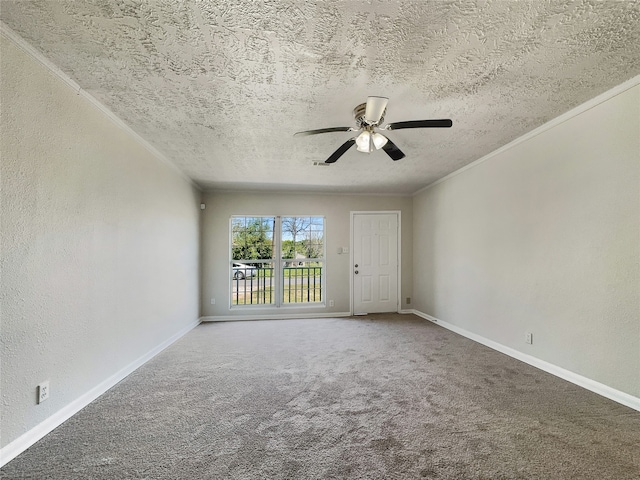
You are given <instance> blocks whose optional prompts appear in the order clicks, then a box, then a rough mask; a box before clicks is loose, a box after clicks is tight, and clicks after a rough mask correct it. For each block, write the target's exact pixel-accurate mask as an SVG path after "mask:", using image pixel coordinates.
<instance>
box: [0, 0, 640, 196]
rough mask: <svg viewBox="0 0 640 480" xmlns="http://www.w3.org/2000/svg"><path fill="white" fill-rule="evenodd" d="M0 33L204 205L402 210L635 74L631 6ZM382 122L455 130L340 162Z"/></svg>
mask: <svg viewBox="0 0 640 480" xmlns="http://www.w3.org/2000/svg"><path fill="white" fill-rule="evenodd" d="M0 8H1V10H0V18H1V19H2V21H3V22H4V23H5V24H6V25H8V26H9V27H10V28H11V29H12V30H14V31H15V32H16V33H18V34H19V35H20V36H21V37H22V38H23V39H25V40H26V41H27V42H28V43H30V44H31V45H32V46H33V47H35V48H36V49H37V50H39V51H40V52H41V53H42V54H44V56H45V57H47V58H48V59H49V60H50V61H52V62H53V63H54V64H55V65H57V66H58V67H59V68H60V69H61V70H62V71H64V72H65V73H66V74H68V75H69V76H70V77H71V78H72V79H74V80H75V81H76V82H77V83H78V84H79V85H80V86H81V87H82V88H83V89H84V90H86V91H87V92H88V93H90V94H91V95H93V96H94V97H95V98H97V99H98V100H99V101H101V102H102V103H103V104H105V105H106V106H107V107H108V108H109V109H111V110H112V111H113V112H114V113H115V114H116V115H117V116H119V117H120V118H121V119H122V120H123V121H124V122H125V123H126V124H128V125H129V126H130V127H131V128H132V129H133V130H135V131H136V132H137V133H138V134H140V135H141V136H142V137H143V138H144V139H146V140H147V141H148V142H149V143H150V144H152V145H153V146H154V147H156V148H157V149H158V150H159V151H160V152H162V153H164V155H165V156H166V157H167V158H169V159H170V160H171V161H173V162H174V163H175V164H176V165H177V166H178V167H179V168H180V169H181V170H182V171H184V172H185V173H186V174H187V175H188V176H190V177H191V178H192V179H193V180H194V181H195V182H196V183H197V184H199V185H200V186H202V187H203V188H207V189H209V188H212V189H234V188H241V189H267V188H270V189H279V190H309V191H327V192H362V193H364V192H368V193H374V192H376V193H412V192H414V191H416V190H418V189H419V188H421V187H423V186H425V185H427V184H429V183H431V182H433V181H435V180H437V179H439V178H441V177H443V176H445V175H446V174H448V173H450V172H452V171H455V170H457V169H459V168H460V167H462V166H464V165H466V164H468V163H470V162H472V161H474V160H476V159H478V158H480V157H482V156H484V155H486V154H487V153H490V152H491V151H493V150H495V149H497V148H499V147H501V146H502V145H504V144H506V143H508V142H509V141H511V140H513V139H515V138H517V137H519V136H521V135H523V134H525V133H527V132H528V131H531V130H533V129H534V128H536V127H538V126H540V125H541V124H543V123H545V122H547V121H549V120H551V119H553V118H555V117H557V116H558V115H560V114H562V113H564V112H566V111H567V110H569V109H571V108H573V107H575V106H577V105H579V104H581V103H583V102H585V101H586V100H588V99H590V98H593V97H595V96H596V95H598V94H600V93H602V92H604V91H606V90H608V89H610V88H612V87H614V86H616V85H619V84H620V83H622V82H624V81H626V80H628V79H630V78H632V77H634V76H636V75H638V74H640V48H639V47H638V45H640V2H636V1H613V0H610V1H595V0H577V1H556V0H551V1H542V0H533V1H517V2H516V1H507V0H503V1H481V0H477V1H444V0H443V1H425V0H396V1H377V0H369V1H355V0H354V1H346V0H315V1H301V0H300V1H293V0H289V1H286V0H277V1H275V0H274V1H267V0H256V1H253V0H244V1H240V0H225V1H217V0H211V1H195V0H192V1H178V0H166V1H144V0H119V1H113V0H91V1H62V0H54V1H28V0H21V1H17V2H13V1H7V0H2V2H1V4H0ZM368 95H381V96H386V97H389V98H390V101H389V105H388V108H387V115H386V121H387V122H395V121H401V120H415V119H428V118H451V119H452V120H453V122H454V125H453V128H450V129H420V130H402V131H394V132H390V133H389V137H390V138H391V139H392V140H393V141H394V142H395V143H396V144H397V145H398V146H399V147H400V148H401V149H402V150H403V151H404V152H405V153H406V154H407V157H406V158H404V159H403V160H401V161H399V162H392V161H391V160H390V159H389V157H387V155H385V153H384V152H382V151H378V152H375V153H372V154H364V153H359V152H357V151H356V150H355V148H354V149H351V150H350V151H349V152H347V153H346V154H345V155H344V156H343V157H342V158H341V159H340V160H339V161H338V163H336V164H334V165H331V166H330V167H324V166H323V167H317V166H313V165H312V163H313V162H314V161H320V162H322V161H324V160H325V159H326V158H327V157H328V156H329V155H330V154H331V153H332V152H333V151H334V150H335V149H336V148H337V147H338V146H339V145H341V144H342V143H343V142H344V141H346V140H347V139H348V138H350V137H351V136H353V134H350V133H329V134H324V135H317V136H312V137H296V138H294V137H293V133H294V132H296V131H299V130H307V129H314V128H321V127H331V126H351V125H352V124H353V117H352V110H353V108H354V107H355V106H356V105H357V104H359V103H362V102H364V101H365V100H366V97H367V96H368Z"/></svg>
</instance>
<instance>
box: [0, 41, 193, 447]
mask: <svg viewBox="0 0 640 480" xmlns="http://www.w3.org/2000/svg"><path fill="white" fill-rule="evenodd" d="M1 38H2V44H1V45H2V58H1V67H2V68H1V75H2V76H1V80H2V93H1V94H2V97H1V98H2V130H1V138H2V142H1V145H2V146H1V155H2V164H1V170H0V171H1V174H2V177H1V186H2V190H1V201H2V231H1V240H2V258H1V264H0V265H1V267H2V289H1V295H2V296H1V298H0V300H1V309H2V310H1V312H2V325H1V327H2V338H1V341H2V358H1V360H2V375H1V376H2V380H1V381H2V383H1V386H2V424H1V431H2V439H1V442H2V443H1V445H2V446H3V447H4V446H5V445H7V444H8V443H10V442H11V441H13V440H15V439H16V438H17V437H19V436H20V435H22V434H24V433H25V432H27V431H28V430H29V429H31V428H33V427H35V426H36V425H38V424H39V423H40V422H42V421H43V420H45V419H46V418H47V417H49V416H51V415H52V414H54V413H56V412H57V411H58V410H60V409H61V408H63V407H64V406H66V405H68V404H69V403H70V402H72V401H73V400H75V399H77V398H78V397H80V396H81V395H82V394H84V393H86V392H87V391H89V390H90V389H91V388H93V387H95V386H96V385H97V384H99V383H100V382H102V381H104V380H105V379H106V378H108V377H110V376H111V375H113V374H114V373H115V372H117V371H118V370H120V369H122V368H123V367H125V366H127V365H128V364H129V363H131V362H132V361H133V360H135V359H137V358H138V357H140V356H142V355H143V354H145V353H147V352H148V351H150V350H151V349H153V348H154V347H156V346H158V345H159V344H161V343H162V342H163V341H165V340H167V339H168V338H170V337H171V336H172V335H174V334H176V333H177V332H178V331H180V330H182V329H184V328H185V327H187V326H188V325H190V324H192V323H193V322H194V321H196V319H197V317H198V290H199V284H198V282H199V280H198V248H199V233H198V222H199V212H200V210H199V208H198V204H199V192H198V191H197V190H194V188H193V187H192V186H191V185H190V184H189V183H188V182H187V181H185V180H184V179H183V178H182V177H181V176H180V175H178V174H177V173H176V172H175V171H174V170H173V169H171V168H170V167H168V166H167V165H166V164H163V163H161V162H159V161H158V160H157V159H155V158H154V157H153V156H152V155H151V154H150V153H149V152H148V151H147V150H145V149H144V148H142V146H141V145H140V144H139V143H137V142H136V141H135V140H133V139H132V138H131V137H130V136H128V135H127V133H125V132H124V131H123V130H122V129H120V128H119V127H116V126H115V125H114V123H113V122H112V121H111V120H109V119H108V118H107V117H106V116H105V115H104V114H103V113H102V112H100V111H99V110H97V109H96V108H95V107H94V106H93V105H91V104H90V103H89V102H88V101H87V100H86V99H84V98H83V97H82V96H79V95H77V94H76V93H75V92H74V91H73V90H72V89H70V88H69V87H68V85H66V84H65V83H63V82H62V81H61V80H60V79H59V78H58V77H56V76H54V75H53V74H52V73H51V72H50V71H49V70H47V69H45V68H44V67H43V66H42V65H41V64H40V63H38V62H36V61H35V60H34V59H33V58H32V57H30V56H28V55H26V54H25V53H24V52H23V51H22V50H19V49H18V48H17V47H16V46H15V45H14V44H13V43H12V42H10V41H8V40H6V39H5V37H1ZM47 379H48V380H50V382H51V384H50V388H51V398H50V399H49V400H47V401H46V402H44V403H43V404H41V405H36V385H37V384H38V383H40V382H41V381H43V380H47Z"/></svg>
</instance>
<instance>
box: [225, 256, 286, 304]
mask: <svg viewBox="0 0 640 480" xmlns="http://www.w3.org/2000/svg"><path fill="white" fill-rule="evenodd" d="M231 272H232V273H231V304H232V305H272V304H274V303H275V300H276V299H275V292H274V278H273V277H274V263H273V262H256V264H254V265H247V264H242V263H237V262H234V263H233V265H232V269H231Z"/></svg>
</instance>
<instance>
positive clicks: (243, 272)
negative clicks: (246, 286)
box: [231, 263, 256, 280]
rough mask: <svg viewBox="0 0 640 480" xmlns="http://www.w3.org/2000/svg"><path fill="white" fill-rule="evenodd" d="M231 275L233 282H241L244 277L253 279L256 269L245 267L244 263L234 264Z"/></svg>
mask: <svg viewBox="0 0 640 480" xmlns="http://www.w3.org/2000/svg"><path fill="white" fill-rule="evenodd" d="M231 275H232V277H233V279H234V280H242V279H244V278H246V277H255V276H256V267H252V266H251V265H245V264H244V263H234V264H233V273H232V274H231Z"/></svg>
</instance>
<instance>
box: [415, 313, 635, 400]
mask: <svg viewBox="0 0 640 480" xmlns="http://www.w3.org/2000/svg"><path fill="white" fill-rule="evenodd" d="M403 313H404V312H403ZM412 313H414V314H415V315H417V316H418V317H422V318H424V319H426V320H429V321H430V322H433V323H436V324H438V325H440V326H441V327H444V328H446V329H447V330H451V331H452V332H455V333H457V334H459V335H462V336H463V337H467V338H469V339H471V340H473V341H475V342H478V343H481V344H482V345H485V346H487V347H489V348H492V349H494V350H497V351H498V352H500V353H504V354H505V355H509V356H510V357H513V358H515V359H517V360H520V361H522V362H524V363H528V364H529V365H531V366H533V367H536V368H539V369H540V370H543V371H545V372H547V373H550V374H552V375H555V376H556V377H560V378H562V379H563V380H566V381H568V382H571V383H573V384H575V385H578V386H580V387H582V388H586V389H587V390H590V391H592V392H594V393H597V394H598V395H602V396H603V397H606V398H608V399H610V400H613V401H614V402H618V403H620V404H622V405H625V406H627V407H629V408H633V409H634V410H638V411H640V398H638V397H634V396H633V395H629V394H628V393H625V392H621V391H620V390H616V389H615V388H611V387H609V386H608V385H605V384H603V383H600V382H596V381H595V380H592V379H590V378H587V377H584V376H582V375H578V374H577V373H574V372H571V371H569V370H566V369H564V368H562V367H559V366H557V365H554V364H552V363H549V362H546V361H544V360H540V359H539V358H537V357H534V356H532V355H528V354H526V353H522V352H520V351H518V350H516V349H514V348H511V347H507V346H505V345H502V344H500V343H497V342H494V341H493V340H489V339H488V338H485V337H482V336H480V335H477V334H475V333H473V332H469V331H468V330H465V329H464V328H460V327H457V326H455V325H453V324H451V323H448V322H445V321H443V320H440V319H439V318H435V317H432V316H431V315H427V314H426V313H423V312H420V311H418V310H413V312H412Z"/></svg>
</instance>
